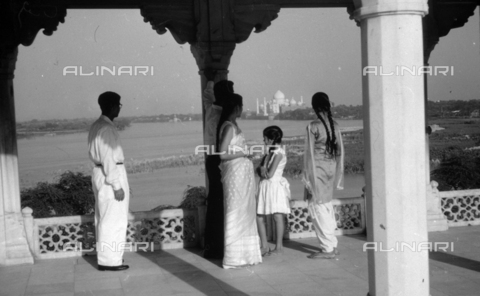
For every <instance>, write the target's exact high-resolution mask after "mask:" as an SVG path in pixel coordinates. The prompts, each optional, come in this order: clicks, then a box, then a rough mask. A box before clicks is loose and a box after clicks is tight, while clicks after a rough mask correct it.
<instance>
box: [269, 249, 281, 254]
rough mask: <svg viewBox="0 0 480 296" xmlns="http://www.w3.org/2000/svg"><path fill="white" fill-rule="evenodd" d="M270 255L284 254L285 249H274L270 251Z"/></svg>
mask: <svg viewBox="0 0 480 296" xmlns="http://www.w3.org/2000/svg"><path fill="white" fill-rule="evenodd" d="M270 255H283V249H274V250H271V251H270Z"/></svg>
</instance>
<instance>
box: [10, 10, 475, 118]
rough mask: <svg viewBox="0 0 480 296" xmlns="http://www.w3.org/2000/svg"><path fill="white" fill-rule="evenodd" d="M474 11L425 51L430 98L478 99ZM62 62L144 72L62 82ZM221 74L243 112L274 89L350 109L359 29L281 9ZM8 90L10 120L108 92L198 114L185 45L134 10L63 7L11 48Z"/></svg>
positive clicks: (127, 111)
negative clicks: (442, 69)
mask: <svg viewBox="0 0 480 296" xmlns="http://www.w3.org/2000/svg"><path fill="white" fill-rule="evenodd" d="M478 11H479V10H478V8H477V10H476V11H475V15H474V16H472V17H471V18H470V19H469V22H468V23H467V24H466V25H465V26H464V27H462V28H459V29H454V30H452V31H451V32H450V34H449V35H448V36H447V37H444V38H442V39H441V40H440V43H439V44H438V45H437V47H436V48H435V50H434V52H433V53H432V56H431V58H430V64H431V65H446V66H453V67H454V75H453V76H448V77H440V76H437V77H430V78H429V99H430V100H452V99H460V100H471V99H480V83H479V81H480V79H479V78H480V47H479V44H480V42H479V36H480V33H479V27H480V26H479V24H480V21H479V18H478ZM67 66H81V67H82V68H83V72H84V73H88V72H91V71H95V67H96V66H99V67H100V66H106V67H108V68H109V69H113V66H116V67H117V68H118V67H119V66H148V67H153V75H150V73H149V75H147V76H143V75H138V76H130V75H121V76H112V75H111V74H109V73H105V74H104V75H103V76H89V77H87V76H74V75H73V74H69V75H66V76H64V75H63V69H64V67H67ZM229 71H230V73H229V79H230V80H233V81H234V82H235V86H234V87H235V91H236V92H238V93H239V94H241V95H242V96H243V98H244V105H245V109H247V108H249V109H252V110H254V109H255V106H256V98H259V99H260V100H261V101H263V97H266V98H267V100H268V99H270V98H272V96H273V94H274V93H275V92H276V91H277V90H281V91H282V92H283V93H284V94H285V96H286V97H287V98H289V99H291V98H292V97H294V98H295V100H299V99H300V96H303V99H304V100H305V101H308V102H309V101H310V98H311V96H312V94H313V93H315V92H317V91H324V92H326V93H328V94H329V96H330V98H331V99H332V100H333V101H334V102H335V103H336V104H347V105H350V104H351V105H359V104H361V103H362V92H361V78H362V77H361V52H360V28H359V27H357V26H356V23H355V22H354V21H352V20H350V19H349V15H348V14H347V12H346V10H345V9H282V10H281V11H280V13H279V17H278V18H277V19H276V20H274V21H273V23H272V26H270V27H269V28H268V29H267V30H266V31H264V32H262V33H260V34H255V33H252V34H251V36H250V38H249V39H248V40H247V41H245V42H244V43H241V44H237V47H236V49H235V52H234V54H233V57H232V59H231V64H230V67H229ZM14 84H15V105H16V117H17V121H25V120H31V119H53V118H59V119H64V118H80V117H87V118H94V117H97V116H98V115H99V113H100V111H99V107H98V105H97V98H98V95H99V94H100V93H102V92H104V91H107V90H112V91H116V92H118V93H119V94H120V95H121V96H122V103H123V106H124V107H123V109H122V114H121V115H124V116H133V115H155V114H161V113H164V114H171V113H190V112H192V110H193V111H194V112H195V113H199V112H201V111H200V110H201V109H200V106H201V99H200V95H201V90H200V77H199V75H198V68H197V66H196V63H195V60H194V58H193V56H192V54H191V52H190V46H189V45H188V44H184V45H179V44H177V43H176V42H175V41H174V40H173V38H172V36H171V34H170V33H169V32H167V33H166V34H164V35H158V34H157V33H156V32H155V31H154V30H153V29H152V28H151V26H150V24H149V23H145V22H144V21H143V17H142V16H141V15H140V11H139V10H68V12H67V17H66V20H65V23H64V24H60V25H59V27H58V30H57V31H56V32H54V34H53V36H50V37H48V36H45V35H43V33H41V32H40V33H39V34H38V36H37V38H36V40H35V42H34V43H33V45H31V46H29V47H24V46H20V48H19V55H18V61H17V65H16V71H15V81H14ZM192 107H193V108H192Z"/></svg>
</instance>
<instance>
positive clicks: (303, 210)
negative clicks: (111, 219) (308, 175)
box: [22, 182, 480, 259]
mask: <svg viewBox="0 0 480 296" xmlns="http://www.w3.org/2000/svg"><path fill="white" fill-rule="evenodd" d="M432 184H433V189H434V190H433V191H432V196H433V197H434V198H437V199H439V200H440V203H441V212H442V213H443V215H444V217H445V218H446V219H447V221H448V226H468V225H480V189H475V190H461V191H443V192H440V191H438V190H436V185H437V184H436V182H432ZM332 203H333V206H334V209H335V218H336V221H337V229H336V231H335V233H336V235H345V234H360V233H364V232H365V229H366V226H365V225H366V210H365V199H364V197H363V196H362V197H354V198H340V199H334V200H333V201H332ZM290 207H291V214H290V215H288V216H286V218H285V219H286V221H285V222H286V223H285V225H286V227H285V235H284V237H285V239H300V238H307V237H315V231H314V229H313V226H312V222H311V218H310V216H309V215H308V209H307V202H305V201H300V200H292V201H291V202H290ZM22 213H23V219H24V224H25V231H26V236H27V241H28V244H29V247H30V250H31V252H32V253H33V254H34V256H35V258H36V259H49V258H65V257H72V256H82V255H85V254H89V253H92V254H93V253H94V251H95V244H96V241H95V226H94V224H95V223H94V216H92V215H89V216H67V217H55V218H38V219H34V218H33V217H32V210H31V209H30V208H24V209H23V210H22ZM205 213H206V207H205V206H200V207H198V209H197V210H184V209H168V210H162V211H159V212H153V211H146V212H135V213H131V214H130V217H129V223H128V228H127V242H126V244H125V245H124V246H122V247H123V248H124V249H125V251H139V250H154V249H155V250H157V249H174V248H184V247H195V246H199V245H203V236H204V232H205ZM266 220H267V221H266V223H267V232H268V237H269V239H274V238H275V234H274V233H275V223H274V222H273V219H266Z"/></svg>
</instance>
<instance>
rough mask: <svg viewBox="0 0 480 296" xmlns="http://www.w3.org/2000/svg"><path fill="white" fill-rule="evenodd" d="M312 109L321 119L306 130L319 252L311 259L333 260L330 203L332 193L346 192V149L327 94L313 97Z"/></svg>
mask: <svg viewBox="0 0 480 296" xmlns="http://www.w3.org/2000/svg"><path fill="white" fill-rule="evenodd" d="M312 108H313V110H314V111H315V113H316V114H317V117H318V119H317V120H314V121H312V122H311V123H310V124H309V125H308V126H307V135H306V139H305V154H304V179H303V181H304V184H305V187H306V199H307V200H308V212H309V214H310V217H311V218H312V223H313V227H314V228H315V233H316V235H317V238H318V240H319V242H320V251H319V252H316V253H313V254H311V255H310V256H308V258H311V259H320V258H324V259H331V258H334V257H335V255H337V254H338V251H337V244H338V241H337V238H336V236H335V229H336V228H337V223H336V220H335V212H334V209H333V205H332V202H331V201H332V198H333V190H334V189H343V157H344V149H343V142H342V135H341V133H340V128H339V126H338V124H337V123H336V122H335V121H334V120H333V119H332V113H331V111H330V100H329V99H328V96H327V95H326V94H325V93H316V94H315V95H313V97H312Z"/></svg>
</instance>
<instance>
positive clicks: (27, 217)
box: [22, 207, 35, 254]
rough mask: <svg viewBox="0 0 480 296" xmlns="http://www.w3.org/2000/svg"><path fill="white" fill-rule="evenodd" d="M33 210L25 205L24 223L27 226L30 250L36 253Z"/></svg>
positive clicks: (26, 231)
mask: <svg viewBox="0 0 480 296" xmlns="http://www.w3.org/2000/svg"><path fill="white" fill-rule="evenodd" d="M32 213H33V210H32V209H31V208H29V207H25V208H23V209H22V216H23V225H24V226H25V235H26V237H27V242H28V247H29V248H30V252H31V253H32V254H35V252H34V250H35V244H34V243H35V242H34V240H33V237H34V236H33V223H34V220H33V216H32Z"/></svg>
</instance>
